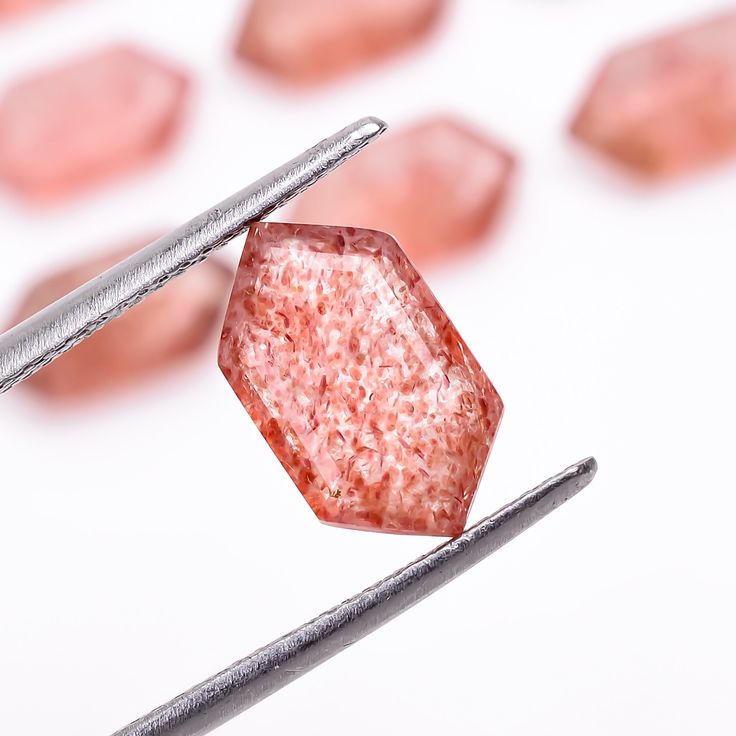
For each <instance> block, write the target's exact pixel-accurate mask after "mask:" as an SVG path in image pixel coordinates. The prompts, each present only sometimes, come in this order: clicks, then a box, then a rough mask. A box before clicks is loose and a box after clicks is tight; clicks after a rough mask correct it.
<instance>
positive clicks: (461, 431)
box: [219, 223, 503, 535]
mask: <svg viewBox="0 0 736 736" xmlns="http://www.w3.org/2000/svg"><path fill="white" fill-rule="evenodd" d="M219 363H220V368H221V369H222V372H223V373H224V374H225V377H226V378H227V380H228V382H229V383H230V385H231V386H232V388H233V389H234V391H235V393H236V394H237V395H238V398H239V399H240V401H241V402H242V403H243V405H244V406H245V408H246V409H247V410H248V412H249V413H250V415H251V417H252V418H253V420H254V421H255V423H256V425H257V426H258V428H259V429H260V431H261V433H262V434H263V436H264V437H265V438H266V441H267V442H268V443H269V445H270V446H271V449H272V450H273V451H274V452H275V453H276V456H277V457H278V459H279V460H280V461H281V464H282V465H283V466H284V468H285V469H286V471H287V472H288V473H289V475H290V476H291V478H292V480H293V481H294V483H296V485H297V487H298V488H299V490H300V491H301V493H302V494H303V495H304V498H305V499H306V500H307V503H308V504H309V505H310V506H311V508H312V510H313V511H314V513H315V514H316V515H317V516H318V517H319V519H321V520H322V521H324V522H327V523H330V524H336V525H339V526H346V527H352V528H356V529H369V530H374V531H384V532H399V533H407V534H433V535H455V534H458V533H459V532H460V531H461V530H462V529H463V527H464V525H465V520H466V517H467V514H468V510H469V508H470V504H471V502H472V499H473V495H474V493H475V491H476V488H477V486H478V482H479V480H480V477H481V474H482V472H483V468H484V466H485V463H486V459H487V457H488V453H489V451H490V448H491V445H492V443H493V439H494V436H495V434H496V429H497V427H498V424H499V421H500V419H501V414H502V412H503V405H502V403H501V399H500V398H499V396H498V394H497V393H496V391H495V389H494V388H493V386H492V385H491V382H490V381H489V380H488V377H487V376H486V375H485V373H484V372H483V370H482V369H481V367H480V366H479V365H478V362H477V361H476V359H475V358H474V357H473V356H472V354H471V353H470V351H469V350H468V347H467V346H466V345H465V343H464V342H463V340H462V338H461V337H460V335H458V333H457V330H456V329H455V327H454V326H453V325H452V323H451V322H450V320H449V319H448V318H447V315H446V314H445V313H444V311H443V310H442V307H441V306H440V305H439V304H438V303H437V300H436V299H435V297H434V295H433V294H432V292H431V291H430V290H429V289H428V288H427V285H426V284H425V283H424V281H423V280H422V278H421V276H420V275H419V274H418V273H417V272H416V271H415V270H414V268H413V266H412V265H411V263H410V262H409V260H408V259H407V258H406V256H405V255H404V253H403V252H402V250H401V249H400V248H399V246H398V244H397V243H396V241H395V240H394V239H393V238H391V237H390V236H389V235H386V234H385V233H380V232H376V231H373V230H361V229H355V228H351V227H321V226H316V225H286V224H277V223H266V224H263V223H261V224H257V225H255V226H254V227H253V228H252V229H251V231H250V233H249V235H248V239H247V241H246V245H245V250H244V251H243V257H242V259H241V261H240V266H239V268H238V271H237V275H236V278H235V285H234V286H233V291H232V295H231V297H230V303H229V305H228V309H227V313H226V316H225V323H224V327H223V331H222V339H221V342H220V355H219Z"/></svg>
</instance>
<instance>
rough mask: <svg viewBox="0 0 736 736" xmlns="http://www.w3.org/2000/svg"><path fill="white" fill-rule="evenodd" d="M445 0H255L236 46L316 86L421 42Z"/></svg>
mask: <svg viewBox="0 0 736 736" xmlns="http://www.w3.org/2000/svg"><path fill="white" fill-rule="evenodd" d="M445 5H446V0H371V2H365V0H253V2H251V3H250V7H249V11H248V14H247V16H246V18H245V22H244V24H243V27H242V30H241V32H240V35H239V38H238V40H237V45H236V53H237V55H238V56H239V57H240V58H242V59H244V60H245V61H247V62H249V63H251V64H253V65H255V66H257V67H259V68H260V69H262V70H264V71H267V72H268V73H270V74H272V75H274V76H275V77H278V78H280V79H282V80H283V81H287V82H290V83H292V84H317V83H320V82H324V81H326V80H328V79H331V78H333V77H337V76H340V75H343V74H345V73H347V72H349V71H351V70H353V69H356V68H359V67H363V66H367V65H369V64H371V63H373V62H375V61H378V60H380V59H382V58H384V57H387V56H390V55H392V54H394V53H396V52H398V51H400V50H402V49H404V48H405V47H408V46H410V45H412V44H413V43H416V42H417V41H419V40H420V39H422V38H423V37H424V36H426V35H427V34H428V32H429V31H430V30H431V29H432V27H433V26H434V25H435V23H436V21H437V20H438V18H439V17H440V14H441V12H442V10H443V9H444V7H445Z"/></svg>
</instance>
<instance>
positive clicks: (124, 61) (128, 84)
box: [0, 46, 189, 201]
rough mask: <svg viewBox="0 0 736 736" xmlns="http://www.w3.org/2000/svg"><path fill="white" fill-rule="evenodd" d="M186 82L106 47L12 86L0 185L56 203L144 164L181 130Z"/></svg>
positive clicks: (144, 58)
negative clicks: (102, 180)
mask: <svg viewBox="0 0 736 736" xmlns="http://www.w3.org/2000/svg"><path fill="white" fill-rule="evenodd" d="M188 87H189V83H188V79H187V76H186V75H185V74H184V73H183V72H182V71H181V70H179V69H176V68H175V67H174V66H171V65H169V64H168V63H167V62H162V61H161V60H159V59H157V58H156V57H154V56H151V55H150V54H148V53H146V52H144V51H142V50H140V49H137V48H134V47H129V46H110V47H107V48H105V49H103V50H101V51H97V52H95V53H93V54H91V55H88V56H85V57H83V58H79V59H76V60H74V61H71V62H67V63H65V64H63V65H61V66H58V67H56V68H54V69H50V70H48V71H44V72H41V73H39V74H37V75H35V76H32V77H30V78H28V79H25V80H23V81H20V82H18V83H16V84H15V85H14V86H11V88H10V89H9V90H8V91H7V92H6V93H5V94H4V96H2V97H1V98H0V180H2V181H4V182H5V184H7V185H8V186H10V187H11V188H13V189H14V190H16V191H17V192H18V193H20V194H22V195H23V196H26V197H28V198H31V199H34V200H37V201H45V200H50V199H57V198H60V197H62V196H64V195H68V194H71V193H73V192H76V191H77V190H79V189H81V188H84V187H86V186H89V185H90V184H93V183H95V182H97V181H98V180H100V179H104V178H107V177H110V176H111V175H113V174H117V173H119V172H120V171H123V170H126V169H129V168H130V167H132V166H135V165H136V164H142V163H145V162H147V161H148V160H149V159H150V158H152V157H155V156H156V155H157V154H159V153H160V152H161V151H162V150H163V149H165V148H166V147H167V145H168V144H169V142H170V141H171V139H172V137H173V135H174V133H175V132H176V130H177V129H178V127H179V123H180V121H181V118H182V115H183V112H184V108H185V100H186V97H187V91H188Z"/></svg>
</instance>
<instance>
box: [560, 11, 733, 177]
mask: <svg viewBox="0 0 736 736" xmlns="http://www.w3.org/2000/svg"><path fill="white" fill-rule="evenodd" d="M571 130H572V133H573V135H574V136H576V137H577V138H579V139H580V140H581V141H583V142H585V143H586V144H588V145H590V146H592V147H593V148H596V149H598V150H600V151H601V152H602V153H604V154H605V155H607V156H609V157H610V158H612V159H615V160H617V161H619V162H620V163H622V164H625V165H626V166H628V167H630V168H631V169H633V170H635V171H636V172H638V173H640V174H642V175H645V176H648V177H654V178H656V177H668V176H672V175H676V174H680V173H684V172H687V171H689V170H692V169H695V168H697V167H699V166H703V165H705V164H709V163H713V162H715V161H717V160H719V159H722V158H725V157H726V156H728V155H731V154H733V153H734V151H736V13H730V14H728V15H721V16H719V17H715V18H711V19H709V20H706V21H704V22H699V23H696V24H694V25H691V26H689V27H687V28H684V29H682V30H679V31H676V32H673V33H669V34H667V35H663V36H661V37H659V38H655V39H653V40H648V41H644V42H643V43H638V44H634V45H631V46H629V47H627V48H624V49H622V50H620V51H618V52H617V53H614V54H613V55H612V56H611V57H610V58H609V59H608V60H607V61H606V62H605V63H604V64H603V66H602V69H601V70H600V72H599V74H598V76H597V78H596V80H595V82H594V84H593V86H592V88H591V90H590V92H589V93H588V95H587V96H586V98H585V100H584V101H583V103H582V106H581V108H580V110H579V112H578V113H577V116H576V117H575V119H574V120H573V122H572V126H571Z"/></svg>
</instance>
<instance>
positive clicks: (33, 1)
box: [0, 0, 62, 21]
mask: <svg viewBox="0 0 736 736" xmlns="http://www.w3.org/2000/svg"><path fill="white" fill-rule="evenodd" d="M60 2H62V0H0V21H1V20H3V19H5V18H8V17H15V16H16V15H20V14H21V13H25V12H26V11H28V10H33V9H35V8H40V7H42V6H44V5H53V4H57V3H60Z"/></svg>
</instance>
